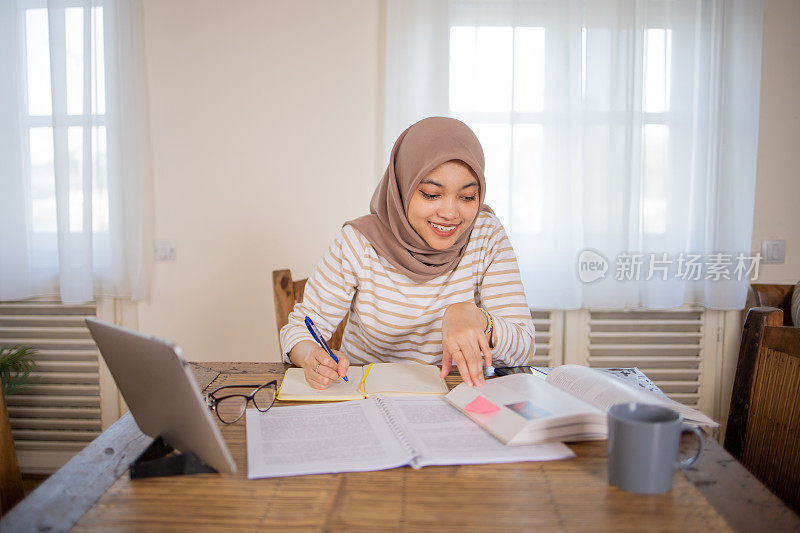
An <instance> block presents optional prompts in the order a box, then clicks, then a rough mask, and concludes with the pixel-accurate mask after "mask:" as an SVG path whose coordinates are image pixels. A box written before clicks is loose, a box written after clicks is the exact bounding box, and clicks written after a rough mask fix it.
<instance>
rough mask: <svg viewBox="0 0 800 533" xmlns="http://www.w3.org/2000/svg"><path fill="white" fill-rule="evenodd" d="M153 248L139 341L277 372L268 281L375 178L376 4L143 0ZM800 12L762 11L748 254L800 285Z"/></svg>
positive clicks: (305, 262)
mask: <svg viewBox="0 0 800 533" xmlns="http://www.w3.org/2000/svg"><path fill="white" fill-rule="evenodd" d="M144 6H145V9H144V15H145V17H144V36H145V51H146V54H147V75H148V80H147V87H148V92H149V100H150V120H151V134H152V143H153V155H154V174H155V176H154V177H155V232H156V238H157V239H172V240H174V241H175V242H176V244H177V261H175V262H174V263H156V264H155V270H154V283H153V291H152V298H151V299H150V301H148V302H147V303H144V304H141V305H139V310H138V311H139V312H138V328H139V329H140V330H142V331H145V332H148V333H153V334H157V335H160V336H163V337H166V338H169V339H171V340H174V341H176V342H178V343H179V344H181V345H182V346H183V348H184V351H185V353H186V356H187V358H189V359H191V360H198V361H212V360H278V358H279V354H278V344H277V335H276V328H275V317H274V312H273V303H272V280H271V271H272V270H273V269H277V268H285V267H290V268H292V270H293V272H294V274H295V277H305V276H307V275H308V274H309V273H310V272H311V270H312V269H313V266H314V264H315V263H316V262H317V260H318V259H319V257H320V256H321V255H322V253H323V252H324V250H325V248H326V247H327V245H328V244H329V242H330V240H331V238H332V237H333V235H334V234H335V232H336V231H337V230H338V228H339V226H340V225H341V223H342V222H343V221H345V220H348V219H350V218H353V217H356V216H359V215H361V214H364V213H365V212H366V210H367V206H368V202H369V197H370V194H371V192H372V189H373V186H374V184H375V183H376V181H377V180H378V178H379V177H380V175H381V174H382V172H383V165H384V162H383V161H382V155H381V154H382V149H381V142H382V140H381V132H382V131H383V130H382V111H381V109H382V106H383V101H382V94H383V85H382V83H383V82H382V77H383V70H382V69H383V49H382V43H383V34H384V28H383V23H382V20H383V16H384V12H383V10H384V2H383V1H382V0H336V1H329V0H295V1H291V2H289V1H285V2H284V1H277V0H276V1H255V0H253V1H246V0H229V1H226V2H218V1H212V0H203V1H193V0H169V1H164V0H145V4H144ZM798 27H800V2H797V1H796V0H764V44H763V68H762V90H761V123H760V132H759V153H758V181H757V190H756V210H755V217H754V232H753V250H754V251H756V250H759V249H760V246H761V240H763V239H776V238H782V239H786V241H787V257H786V259H787V260H786V263H785V264H784V265H763V266H762V270H761V276H760V281H762V282H773V283H789V282H796V281H797V280H798V279H800V232H798V229H799V228H800V208H798V207H797V201H798V199H800V176H798V168H800V96H798V95H799V94H800V90H798V87H800V61H798V59H797V58H798V57H800V32H798V31H797V28H798Z"/></svg>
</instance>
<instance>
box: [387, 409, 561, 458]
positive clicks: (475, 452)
mask: <svg viewBox="0 0 800 533" xmlns="http://www.w3.org/2000/svg"><path fill="white" fill-rule="evenodd" d="M380 401H382V402H384V403H385V404H386V405H387V407H388V409H389V410H390V412H391V413H392V416H393V417H394V418H395V420H397V422H398V423H399V424H400V426H401V428H402V429H403V432H404V433H405V435H406V438H407V439H408V441H409V443H410V444H411V447H412V448H413V449H414V451H416V452H417V453H418V456H417V458H416V459H415V461H414V463H412V466H426V465H450V464H483V463H509V462H517V461H551V460H555V459H565V458H568V457H574V454H573V453H572V450H570V449H569V448H567V447H566V446H565V445H564V444H562V443H560V442H559V443H551V444H536V445H527V446H506V445H504V444H503V443H502V442H500V441H499V440H497V439H496V438H494V437H493V436H492V435H491V434H489V433H487V432H486V431H484V430H483V429H482V428H481V427H480V426H478V425H477V424H475V423H474V422H472V421H471V420H470V419H469V418H468V417H466V416H464V415H463V414H462V413H461V412H460V411H459V410H458V409H456V408H455V407H453V406H452V405H450V404H449V403H447V402H446V401H445V400H444V398H441V397H431V398H383V397H381V398H380Z"/></svg>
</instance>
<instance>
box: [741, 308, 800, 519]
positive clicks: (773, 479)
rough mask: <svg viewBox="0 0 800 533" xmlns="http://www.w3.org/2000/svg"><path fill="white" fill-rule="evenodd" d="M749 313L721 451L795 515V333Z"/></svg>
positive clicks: (761, 312)
mask: <svg viewBox="0 0 800 533" xmlns="http://www.w3.org/2000/svg"><path fill="white" fill-rule="evenodd" d="M782 323H783V312H782V311H781V310H780V309H775V308H771V307H755V308H753V309H751V310H750V312H749V313H748V315H747V320H746V321H745V325H744V330H743V332H742V344H741V346H740V349H739V362H738V365H737V367H736V377H735V378H734V383H733V395H732V398H731V409H730V415H729V416H728V427H727V431H726V433H725V448H726V449H727V450H728V451H729V452H730V453H731V455H733V456H734V457H735V458H736V459H738V460H739V461H740V462H741V463H742V464H743V465H745V466H746V467H747V468H748V469H749V470H750V471H751V472H752V473H753V474H754V475H755V476H756V477H758V478H759V479H760V480H761V481H763V482H764V484H765V485H767V487H769V488H770V489H771V490H772V491H773V492H775V494H776V495H778V496H779V497H780V498H781V499H783V500H784V501H785V502H786V503H787V504H788V505H790V506H792V507H794V509H795V510H797V511H800V328H793V327H787V326H781V324H782Z"/></svg>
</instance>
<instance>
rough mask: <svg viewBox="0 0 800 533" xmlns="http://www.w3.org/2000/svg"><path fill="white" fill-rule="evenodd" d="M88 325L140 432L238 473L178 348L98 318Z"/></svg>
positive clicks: (89, 321)
mask: <svg viewBox="0 0 800 533" xmlns="http://www.w3.org/2000/svg"><path fill="white" fill-rule="evenodd" d="M86 325H87V326H88V327H89V331H91V333H92V337H94V340H95V342H96V343H97V347H98V348H100V353H101V354H103V359H104V360H105V362H106V365H107V366H108V369H109V370H110V371H111V375H112V376H114V381H116V382H117V387H119V390H120V392H121V393H122V396H123V398H125V402H126V403H127V404H128V407H129V408H130V410H131V414H132V415H133V418H134V420H136V424H137V425H138V426H139V429H140V430H142V433H145V434H146V435H149V436H151V437H153V438H157V437H159V436H160V437H161V438H162V439H163V440H164V441H165V442H166V443H167V444H169V445H170V446H172V447H173V448H175V449H176V450H180V451H182V452H187V451H191V452H194V454H195V455H197V456H198V457H199V458H200V459H201V460H202V461H203V462H205V463H206V464H207V465H209V466H211V467H212V468H214V469H216V470H217V471H218V472H224V473H230V474H233V473H235V472H236V463H234V461H233V457H232V456H231V453H230V451H229V450H228V447H227V446H226V445H225V441H224V440H223V439H222V434H221V433H220V431H219V428H218V427H217V423H216V422H215V421H214V419H213V418H212V417H211V413H210V412H209V409H208V407H207V406H206V404H205V401H204V400H203V398H202V396H201V394H200V389H199V387H198V386H197V383H196V382H195V379H194V376H193V375H192V373H191V371H190V370H189V368H188V366H187V363H186V360H185V359H184V358H183V355H182V354H181V349H180V347H178V346H176V345H174V344H172V343H170V342H166V341H163V340H161V339H157V338H155V337H151V336H149V335H143V334H141V333H139V332H137V331H133V330H131V329H127V328H123V327H120V326H116V325H114V324H109V323H108V322H103V321H101V320H97V319H94V318H86Z"/></svg>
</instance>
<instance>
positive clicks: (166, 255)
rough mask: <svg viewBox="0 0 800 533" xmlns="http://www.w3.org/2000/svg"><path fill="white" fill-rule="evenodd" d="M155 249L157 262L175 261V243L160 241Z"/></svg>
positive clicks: (156, 242) (155, 245)
mask: <svg viewBox="0 0 800 533" xmlns="http://www.w3.org/2000/svg"><path fill="white" fill-rule="evenodd" d="M153 248H154V253H155V257H156V261H175V241H170V240H163V239H160V240H157V241H155V244H154V247H153Z"/></svg>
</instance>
